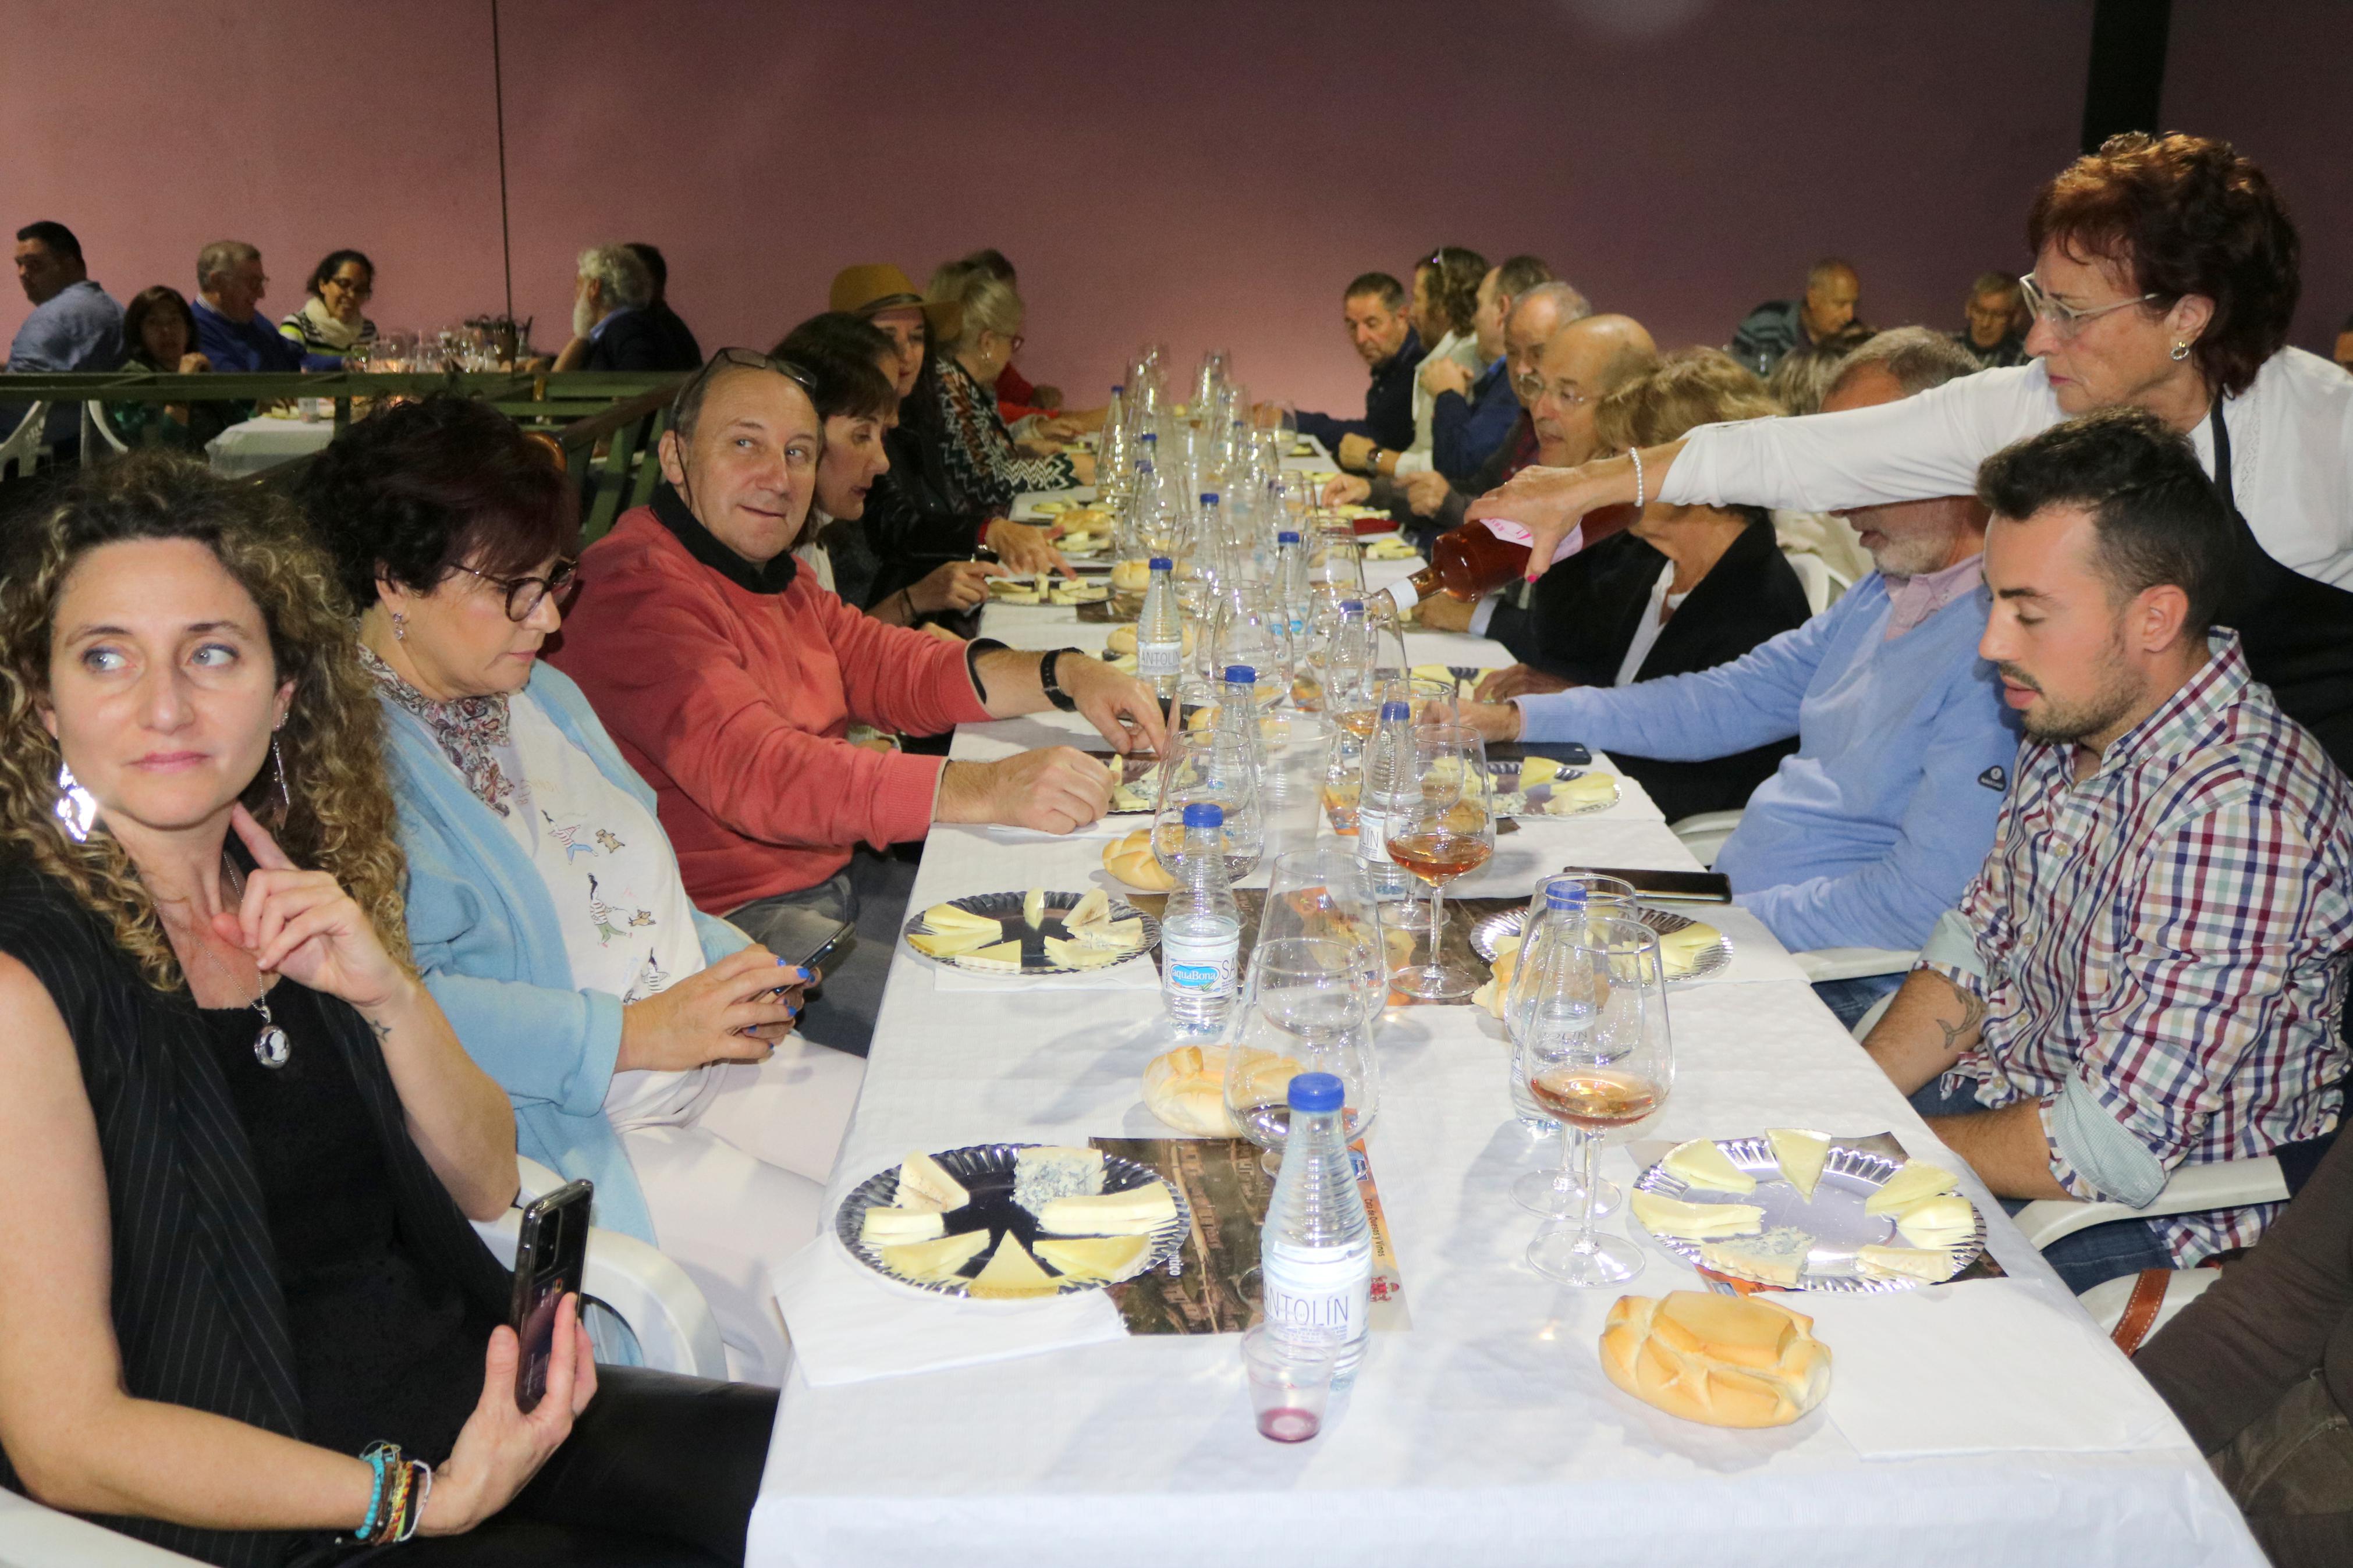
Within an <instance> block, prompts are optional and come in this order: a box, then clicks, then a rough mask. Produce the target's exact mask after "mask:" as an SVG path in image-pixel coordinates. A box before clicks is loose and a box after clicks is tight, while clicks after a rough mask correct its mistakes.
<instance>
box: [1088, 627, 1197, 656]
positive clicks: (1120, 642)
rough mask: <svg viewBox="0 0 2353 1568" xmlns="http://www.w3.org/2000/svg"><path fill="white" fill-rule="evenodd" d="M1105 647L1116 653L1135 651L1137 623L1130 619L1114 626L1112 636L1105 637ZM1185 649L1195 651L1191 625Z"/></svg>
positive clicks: (1108, 650)
mask: <svg viewBox="0 0 2353 1568" xmlns="http://www.w3.org/2000/svg"><path fill="white" fill-rule="evenodd" d="M1103 647H1104V649H1105V650H1106V651H1107V652H1111V653H1115V654H1128V653H1134V651H1135V624H1134V622H1133V621H1129V622H1124V623H1123V624H1121V625H1119V626H1113V627H1112V629H1111V636H1109V637H1105V638H1104V639H1103ZM1185 651H1186V653H1187V654H1190V653H1191V652H1192V651H1193V628H1192V627H1190V626H1187V627H1186V628H1185Z"/></svg>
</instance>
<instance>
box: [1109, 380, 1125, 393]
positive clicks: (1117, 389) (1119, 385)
mask: <svg viewBox="0 0 2353 1568" xmlns="http://www.w3.org/2000/svg"><path fill="white" fill-rule="evenodd" d="M1111 390H1112V395H1113V396H1117V395H1119V394H1120V393H1123V392H1125V391H1126V390H1127V383H1125V382H1124V381H1114V382H1113V383H1112V384H1111Z"/></svg>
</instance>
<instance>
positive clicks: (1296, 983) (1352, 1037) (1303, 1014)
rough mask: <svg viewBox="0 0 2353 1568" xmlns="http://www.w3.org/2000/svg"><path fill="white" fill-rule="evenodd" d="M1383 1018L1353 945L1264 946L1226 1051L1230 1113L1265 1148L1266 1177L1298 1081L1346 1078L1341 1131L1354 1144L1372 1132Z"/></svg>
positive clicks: (1285, 1131)
mask: <svg viewBox="0 0 2353 1568" xmlns="http://www.w3.org/2000/svg"><path fill="white" fill-rule="evenodd" d="M1377 1011H1378V1005H1377V999H1376V996H1375V992H1374V982H1373V981H1372V979H1371V977H1370V976H1368V975H1367V974H1366V973H1365V971H1364V967H1363V965H1362V963H1361V962H1360V960H1359V955H1358V953H1357V952H1356V949H1355V948H1354V947H1353V946H1351V945H1350V944H1349V943H1347V942H1332V941H1327V940H1324V939H1322V938H1317V937H1282V938H1278V939H1276V940H1273V941H1269V940H1267V939H1266V938H1265V937H1264V936H1261V938H1260V939H1259V942H1258V945H1257V946H1256V947H1255V948H1254V949H1253V950H1252V951H1251V953H1250V983H1249V985H1248V988H1247V996H1246V999H1245V1000H1244V1002H1243V1004H1242V1007H1241V1010H1240V1012H1239V1013H1238V1014H1236V1015H1235V1019H1234V1035H1233V1043H1232V1045H1231V1047H1229V1049H1228V1050H1227V1052H1226V1110H1228V1111H1229V1113H1231V1115H1232V1116H1233V1119H1234V1121H1236V1122H1237V1123H1239V1124H1240V1127H1241V1129H1242V1131H1243V1133H1244V1134H1245V1135H1246V1136H1247V1137H1248V1138H1249V1139H1250V1142H1253V1143H1255V1144H1257V1145H1258V1146H1259V1148H1260V1149H1261V1150H1263V1151H1265V1152H1263V1153H1261V1155H1260V1156H1259V1165H1260V1168H1261V1169H1262V1170H1264V1171H1265V1172H1266V1173H1268V1174H1270V1175H1271V1174H1273V1173H1274V1172H1275V1170H1276V1169H1277V1167H1278V1166H1279V1165H1280V1164H1281V1163H1282V1144H1283V1140H1284V1139H1285V1138H1287V1137H1288V1136H1289V1135H1290V1131H1291V1104H1290V1091H1291V1080H1292V1079H1293V1077H1294V1076H1296V1075H1297V1074H1300V1073H1303V1072H1328V1073H1330V1074H1332V1075H1333V1076H1335V1078H1337V1079H1339V1080H1340V1083H1341V1087H1342V1089H1344V1090H1345V1100H1343V1102H1342V1103H1343V1107H1344V1110H1343V1114H1342V1117H1341V1121H1340V1127H1341V1131H1342V1132H1343V1134H1344V1135H1345V1138H1346V1140H1347V1141H1348V1142H1356V1140H1357V1139H1358V1138H1361V1137H1363V1136H1364V1134H1365V1132H1366V1130H1367V1129H1369V1128H1370V1127H1371V1126H1372V1124H1373V1116H1374V1113H1375V1112H1376V1111H1377V1110H1378V1108H1379V1103H1380V1064H1379V1061H1378V1058H1376V1057H1375V1055H1374V1054H1373V1018H1374V1016H1375V1014H1376V1013H1377Z"/></svg>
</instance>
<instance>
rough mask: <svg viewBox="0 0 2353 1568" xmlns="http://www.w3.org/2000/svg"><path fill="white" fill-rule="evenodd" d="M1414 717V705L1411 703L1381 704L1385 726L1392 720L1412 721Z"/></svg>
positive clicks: (1382, 719) (1382, 720)
mask: <svg viewBox="0 0 2353 1568" xmlns="http://www.w3.org/2000/svg"><path fill="white" fill-rule="evenodd" d="M1412 717H1413V705H1412V704H1411V703H1409V702H1384V703H1382V704H1381V722H1382V723H1384V724H1386V723H1388V721H1390V720H1392V719H1410V718H1412Z"/></svg>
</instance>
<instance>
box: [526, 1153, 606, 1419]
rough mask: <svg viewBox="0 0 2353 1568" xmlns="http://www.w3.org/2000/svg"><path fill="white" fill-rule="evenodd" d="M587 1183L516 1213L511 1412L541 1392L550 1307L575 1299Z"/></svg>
mask: <svg viewBox="0 0 2353 1568" xmlns="http://www.w3.org/2000/svg"><path fill="white" fill-rule="evenodd" d="M595 1195H596V1184H595V1183H593V1182H568V1183H566V1184H564V1185H563V1186H560V1187H558V1188H556V1189H555V1191H554V1192H552V1193H550V1194H547V1195H546V1196H545V1197H543V1198H537V1199H534V1200H533V1202H532V1205H531V1206H530V1207H528V1208H526V1209H524V1210H523V1211H522V1240H521V1241H519V1242H518V1243H517V1244H516V1245H515V1261H514V1300H513V1303H512V1305H511V1306H510V1307H509V1308H508V1309H507V1322H508V1324H509V1326H511V1327H512V1329H513V1330H514V1331H515V1337H516V1338H517V1339H518V1340H521V1341H522V1355H521V1356H520V1357H519V1358H518V1359H517V1360H516V1362H515V1391H514V1397H515V1408H516V1409H518V1410H521V1411H522V1412H524V1413H525V1414H529V1413H530V1412H531V1411H533V1410H535V1409H537V1408H538V1407H539V1402H540V1400H541V1398H542V1397H543V1395H545V1394H546V1393H547V1363H548V1360H549V1358H550V1357H552V1356H553V1355H554V1353H555V1308H556V1303H558V1302H559V1301H561V1300H564V1298H565V1296H566V1295H577V1294H578V1293H579V1290H580V1281H581V1279H582V1277H583V1276H584V1275H585V1273H586V1269H587V1262H588V1206H589V1200H590V1199H591V1198H593V1197H594V1196H595Z"/></svg>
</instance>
